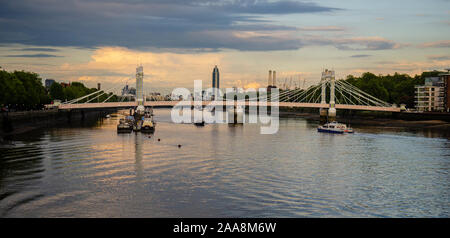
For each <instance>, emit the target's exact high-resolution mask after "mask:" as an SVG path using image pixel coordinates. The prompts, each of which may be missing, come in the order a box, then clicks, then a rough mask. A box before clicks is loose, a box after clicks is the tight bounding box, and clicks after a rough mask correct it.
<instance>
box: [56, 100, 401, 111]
mask: <svg viewBox="0 0 450 238" xmlns="http://www.w3.org/2000/svg"><path fill="white" fill-rule="evenodd" d="M221 103H222V102H218V101H203V102H202V104H203V105H204V106H206V105H220V104H221ZM177 104H178V105H189V104H191V105H194V104H193V102H189V101H181V102H180V101H147V102H145V106H153V107H173V106H175V105H177ZM224 104H226V103H224ZM230 105H233V104H230ZM241 105H242V103H241ZM245 105H246V106H249V105H251V106H258V105H260V106H264V105H267V106H271V105H274V106H276V105H278V106H279V107H299V108H329V107H330V105H329V104H321V103H299V102H278V103H271V102H267V103H259V104H257V102H248V101H247V102H245ZM135 106H136V102H107V103H80V104H61V105H60V106H59V109H62V110H69V109H90V108H130V107H135ZM336 109H347V110H362V111H380V112H400V108H398V107H377V106H361V105H347V104H336Z"/></svg>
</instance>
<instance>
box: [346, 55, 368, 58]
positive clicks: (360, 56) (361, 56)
mask: <svg viewBox="0 0 450 238" xmlns="http://www.w3.org/2000/svg"><path fill="white" fill-rule="evenodd" d="M370 56H371V55H352V56H350V57H351V58H367V57H370Z"/></svg>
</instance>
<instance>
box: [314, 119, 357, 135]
mask: <svg viewBox="0 0 450 238" xmlns="http://www.w3.org/2000/svg"><path fill="white" fill-rule="evenodd" d="M317 131H318V132H323V133H333V134H344V133H353V132H354V131H353V129H352V128H351V127H349V126H347V125H345V124H342V123H338V122H330V123H326V124H324V125H322V126H318V127H317Z"/></svg>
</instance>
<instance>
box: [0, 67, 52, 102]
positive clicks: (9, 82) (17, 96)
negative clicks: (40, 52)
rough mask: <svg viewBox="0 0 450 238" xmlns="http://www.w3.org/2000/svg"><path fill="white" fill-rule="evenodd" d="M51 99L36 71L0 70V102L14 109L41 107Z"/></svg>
mask: <svg viewBox="0 0 450 238" xmlns="http://www.w3.org/2000/svg"><path fill="white" fill-rule="evenodd" d="M50 101H51V99H50V96H49V95H48V93H47V91H46V90H45V88H44V86H43V85H42V79H41V78H40V77H39V75H38V74H36V73H30V72H24V71H14V72H7V71H5V70H0V104H1V105H3V107H5V106H8V107H9V108H10V109H15V110H31V109H41V108H42V107H43V105H44V104H48V103H50Z"/></svg>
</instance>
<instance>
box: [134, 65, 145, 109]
mask: <svg viewBox="0 0 450 238" xmlns="http://www.w3.org/2000/svg"><path fill="white" fill-rule="evenodd" d="M136 101H137V104H138V106H143V105H144V67H142V65H141V66H138V67H137V68H136Z"/></svg>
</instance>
